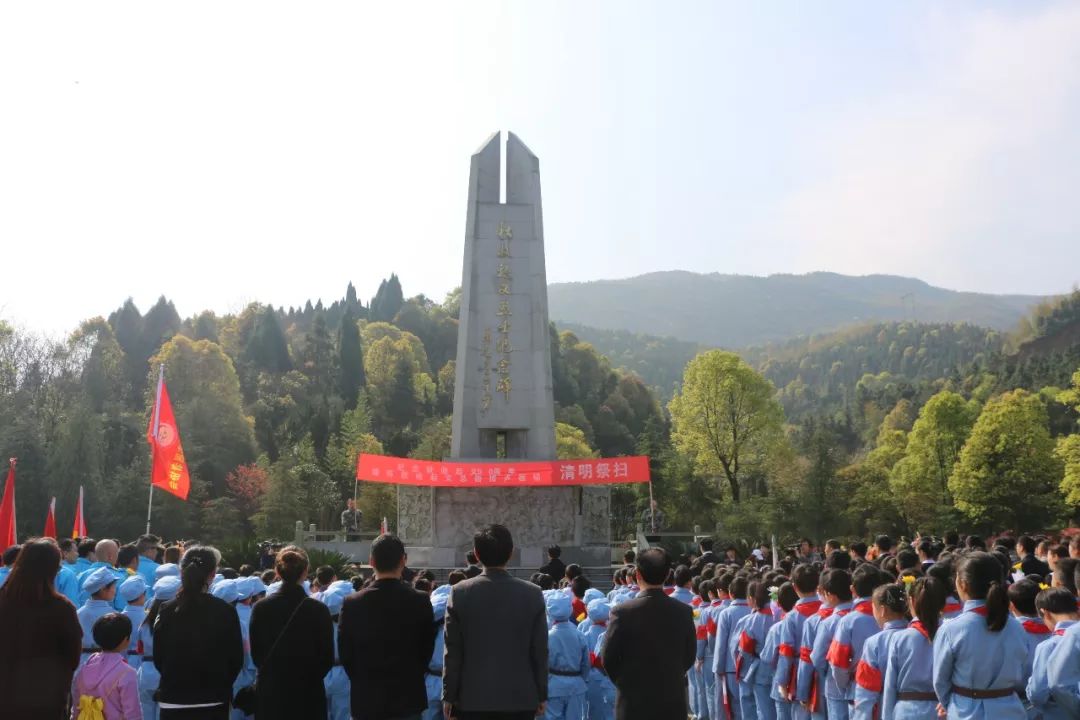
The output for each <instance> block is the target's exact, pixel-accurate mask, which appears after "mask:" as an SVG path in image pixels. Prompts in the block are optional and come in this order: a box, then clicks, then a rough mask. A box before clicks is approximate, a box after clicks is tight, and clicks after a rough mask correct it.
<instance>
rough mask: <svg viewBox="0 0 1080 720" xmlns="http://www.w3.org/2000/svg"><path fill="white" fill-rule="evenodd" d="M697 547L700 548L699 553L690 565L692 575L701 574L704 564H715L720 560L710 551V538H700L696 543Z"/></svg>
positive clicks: (711, 544)
mask: <svg viewBox="0 0 1080 720" xmlns="http://www.w3.org/2000/svg"><path fill="white" fill-rule="evenodd" d="M698 547H699V548H701V555H699V556H698V558H697V560H695V561H694V562H693V563H692V564H691V565H690V572H691V574H693V576H694V577H697V576H698V575H700V574H701V571H702V570H704V569H705V566H706V565H708V564H709V563H712V564H714V565H715V564H716V563H718V562H720V558H718V557H716V554H715V553H714V552H713V551H712V549H713V541H712V538H702V540H701V542H700V543H698Z"/></svg>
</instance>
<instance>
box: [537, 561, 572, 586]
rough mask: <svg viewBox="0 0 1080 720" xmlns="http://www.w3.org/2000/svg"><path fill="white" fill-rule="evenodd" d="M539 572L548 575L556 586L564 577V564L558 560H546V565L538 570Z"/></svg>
mask: <svg viewBox="0 0 1080 720" xmlns="http://www.w3.org/2000/svg"><path fill="white" fill-rule="evenodd" d="M540 572H542V573H544V574H546V575H550V576H551V577H552V578H553V579H554V580H555V584H556V585H558V584H559V581H560V580H562V579H563V577H565V576H566V563H564V562H563V561H562V560H560V559H559V558H551V559H550V560H548V562H547V565H545V566H544V567H542V568H540Z"/></svg>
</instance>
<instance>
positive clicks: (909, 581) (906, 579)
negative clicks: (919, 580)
mask: <svg viewBox="0 0 1080 720" xmlns="http://www.w3.org/2000/svg"><path fill="white" fill-rule="evenodd" d="M900 581H901V582H902V583H904V584H905V585H911V584H912V583H913V582H915V576H914V575H905V576H904V577H902V578H900Z"/></svg>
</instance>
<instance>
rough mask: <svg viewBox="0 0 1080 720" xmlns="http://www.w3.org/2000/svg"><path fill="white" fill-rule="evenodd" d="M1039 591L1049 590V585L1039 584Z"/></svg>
mask: <svg viewBox="0 0 1080 720" xmlns="http://www.w3.org/2000/svg"><path fill="white" fill-rule="evenodd" d="M1039 589H1040V590H1049V589H1050V586H1049V585H1047V584H1046V583H1039Z"/></svg>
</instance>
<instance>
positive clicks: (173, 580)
mask: <svg viewBox="0 0 1080 720" xmlns="http://www.w3.org/2000/svg"><path fill="white" fill-rule="evenodd" d="M178 592H180V578H178V577H173V576H172V575H168V576H166V577H163V578H161V579H160V580H158V581H157V582H156V583H154V599H155V600H160V601H162V602H168V601H169V600H172V599H173V598H175V597H176V593H178Z"/></svg>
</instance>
